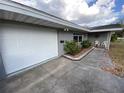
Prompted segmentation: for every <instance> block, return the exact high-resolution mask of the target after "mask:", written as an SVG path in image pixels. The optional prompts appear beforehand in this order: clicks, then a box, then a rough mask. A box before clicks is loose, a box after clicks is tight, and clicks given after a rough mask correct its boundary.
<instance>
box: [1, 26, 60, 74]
mask: <svg viewBox="0 0 124 93" xmlns="http://www.w3.org/2000/svg"><path fill="white" fill-rule="evenodd" d="M2 27H3V28H2V34H1V38H2V39H1V40H2V44H1V45H2V46H1V49H2V58H3V62H4V65H5V69H6V72H7V74H10V73H13V72H15V71H18V70H21V69H23V68H26V67H29V66H32V65H34V64H37V63H40V62H42V61H45V60H47V59H50V58H53V57H55V56H58V44H57V31H55V30H53V29H47V28H46V29H45V28H41V27H40V28H39V27H32V26H25V25H15V24H5V25H3V26H2Z"/></svg>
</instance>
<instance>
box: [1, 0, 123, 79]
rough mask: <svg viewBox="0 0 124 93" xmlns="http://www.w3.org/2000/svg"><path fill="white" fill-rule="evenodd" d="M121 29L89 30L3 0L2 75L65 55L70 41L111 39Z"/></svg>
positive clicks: (15, 72) (5, 75)
mask: <svg viewBox="0 0 124 93" xmlns="http://www.w3.org/2000/svg"><path fill="white" fill-rule="evenodd" d="M120 30H122V28H104V29H88V28H85V27H82V26H79V25H77V24H74V23H72V22H69V21H67V20H63V19H61V18H58V17H56V16H53V15H50V14H48V13H46V12H43V11H40V10H37V9H34V8H31V7H28V6H25V5H22V4H19V3H16V2H13V1H10V0H0V78H1V79H2V78H5V77H7V76H12V75H15V74H17V73H20V72H22V71H25V70H27V69H30V68H33V67H36V66H37V65H39V64H43V63H45V62H47V61H48V60H51V59H53V58H56V57H58V56H61V55H63V54H64V50H63V44H64V42H65V41H66V40H67V41H68V40H75V39H76V40H77V41H78V42H80V41H83V40H87V39H89V40H90V41H92V42H94V41H95V40H96V39H97V40H99V41H101V42H102V41H108V42H109V43H108V48H109V44H110V38H111V32H113V31H120Z"/></svg>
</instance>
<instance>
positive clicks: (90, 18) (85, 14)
mask: <svg viewBox="0 0 124 93" xmlns="http://www.w3.org/2000/svg"><path fill="white" fill-rule="evenodd" d="M12 1H15V2H19V3H22V4H25V5H27V6H30V7H33V8H36V9H39V10H41V11H45V12H47V13H50V14H52V15H55V16H58V17H60V18H63V19H66V20H68V21H71V22H74V23H76V24H79V25H81V26H87V27H94V26H100V25H108V24H113V23H116V22H118V20H120V19H122V18H123V17H124V0H12Z"/></svg>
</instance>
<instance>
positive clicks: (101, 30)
mask: <svg viewBox="0 0 124 93" xmlns="http://www.w3.org/2000/svg"><path fill="white" fill-rule="evenodd" d="M122 30H123V28H110V29H98V30H91V32H109V31H111V32H115V31H122Z"/></svg>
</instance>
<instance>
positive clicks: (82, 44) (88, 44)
mask: <svg viewBox="0 0 124 93" xmlns="http://www.w3.org/2000/svg"><path fill="white" fill-rule="evenodd" d="M81 46H82V48H89V47H90V46H91V42H90V41H89V40H85V41H82V42H81Z"/></svg>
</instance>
